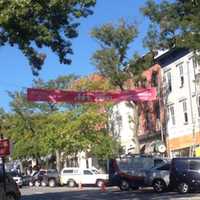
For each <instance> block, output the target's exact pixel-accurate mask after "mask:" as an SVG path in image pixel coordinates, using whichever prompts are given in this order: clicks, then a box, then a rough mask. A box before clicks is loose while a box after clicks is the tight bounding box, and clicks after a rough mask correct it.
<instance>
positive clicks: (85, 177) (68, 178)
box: [60, 168, 108, 187]
mask: <svg viewBox="0 0 200 200" xmlns="http://www.w3.org/2000/svg"><path fill="white" fill-rule="evenodd" d="M107 181H108V174H101V173H97V171H95V170H93V169H89V168H85V169H84V168H64V169H62V171H61V174H60V184H61V185H68V186H69V187H75V186H77V185H79V184H85V185H96V186H98V187H101V186H102V184H104V183H106V182H107Z"/></svg>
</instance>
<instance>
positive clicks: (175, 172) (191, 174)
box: [170, 158, 200, 193]
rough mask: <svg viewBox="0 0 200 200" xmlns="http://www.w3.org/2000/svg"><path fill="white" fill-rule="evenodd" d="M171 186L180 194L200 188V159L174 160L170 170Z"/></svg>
mask: <svg viewBox="0 0 200 200" xmlns="http://www.w3.org/2000/svg"><path fill="white" fill-rule="evenodd" d="M170 185H171V187H172V188H174V189H178V191H179V192H180V193H187V192H189V191H192V190H199V188H200V158H174V159H172V164H171V170H170Z"/></svg>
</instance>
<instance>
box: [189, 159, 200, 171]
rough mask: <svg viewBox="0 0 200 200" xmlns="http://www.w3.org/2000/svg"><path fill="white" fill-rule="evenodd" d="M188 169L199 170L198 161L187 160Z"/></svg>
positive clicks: (199, 164)
mask: <svg viewBox="0 0 200 200" xmlns="http://www.w3.org/2000/svg"><path fill="white" fill-rule="evenodd" d="M189 169H191V170H200V161H197V160H191V161H190V162H189Z"/></svg>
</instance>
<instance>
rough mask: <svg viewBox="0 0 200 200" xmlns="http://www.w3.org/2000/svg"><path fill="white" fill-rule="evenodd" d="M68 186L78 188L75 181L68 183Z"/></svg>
mask: <svg viewBox="0 0 200 200" xmlns="http://www.w3.org/2000/svg"><path fill="white" fill-rule="evenodd" d="M67 185H68V186H69V187H75V186H76V182H75V181H74V180H69V181H68V183H67Z"/></svg>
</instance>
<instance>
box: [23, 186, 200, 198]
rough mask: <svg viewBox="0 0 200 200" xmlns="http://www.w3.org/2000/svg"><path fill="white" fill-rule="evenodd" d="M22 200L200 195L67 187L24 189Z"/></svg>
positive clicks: (183, 196) (149, 190) (198, 196)
mask: <svg viewBox="0 0 200 200" xmlns="http://www.w3.org/2000/svg"><path fill="white" fill-rule="evenodd" d="M21 193H22V200H69V199H70V200H105V199H107V200H119V199H120V200H129V199H130V200H160V199H162V200H176V199H177V200H199V199H200V193H188V194H185V195H181V194H178V193H176V192H166V193H162V194H157V193H155V192H154V191H153V190H152V189H141V190H138V191H128V192H121V191H120V190H119V189H118V188H114V187H112V188H106V191H105V192H102V191H101V190H100V189H98V188H83V189H81V190H80V189H78V188H72V189H71V188H67V187H56V188H48V187H24V188H22V189H21Z"/></svg>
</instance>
